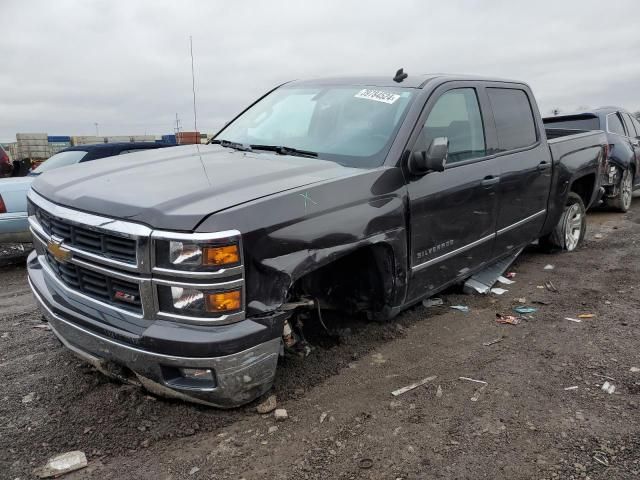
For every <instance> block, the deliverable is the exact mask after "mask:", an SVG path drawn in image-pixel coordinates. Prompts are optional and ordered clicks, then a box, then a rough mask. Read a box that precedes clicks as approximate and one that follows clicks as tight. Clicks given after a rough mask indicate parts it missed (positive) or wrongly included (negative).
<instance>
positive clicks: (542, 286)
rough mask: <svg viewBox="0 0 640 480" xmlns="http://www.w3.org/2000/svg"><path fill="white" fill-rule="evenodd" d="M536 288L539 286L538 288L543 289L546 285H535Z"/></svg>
mask: <svg viewBox="0 0 640 480" xmlns="http://www.w3.org/2000/svg"><path fill="white" fill-rule="evenodd" d="M536 288H539V289H540V290H543V289H544V288H546V287H545V286H544V285H536Z"/></svg>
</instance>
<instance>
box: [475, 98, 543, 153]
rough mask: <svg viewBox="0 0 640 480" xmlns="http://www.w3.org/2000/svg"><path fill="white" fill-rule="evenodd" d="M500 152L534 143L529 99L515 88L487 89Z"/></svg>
mask: <svg viewBox="0 0 640 480" xmlns="http://www.w3.org/2000/svg"><path fill="white" fill-rule="evenodd" d="M487 94H488V95H489V101H490V102H491V108H492V109H493V116H494V118H495V121H496V130H497V133H498V146H499V147H500V150H515V149H517V148H524V147H528V146H531V145H533V144H534V143H536V140H537V134H536V124H535V120H534V118H533V111H532V110H531V104H530V103H529V98H528V97H527V94H526V92H525V91H524V90H519V89H516V88H487Z"/></svg>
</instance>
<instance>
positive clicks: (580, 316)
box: [578, 313, 595, 318]
mask: <svg viewBox="0 0 640 480" xmlns="http://www.w3.org/2000/svg"><path fill="white" fill-rule="evenodd" d="M593 317H595V315H594V314H593V313H581V314H580V315H578V318H593Z"/></svg>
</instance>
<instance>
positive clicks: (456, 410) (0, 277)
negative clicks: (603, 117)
mask: <svg viewBox="0 0 640 480" xmlns="http://www.w3.org/2000/svg"><path fill="white" fill-rule="evenodd" d="M634 208H635V211H632V212H631V213H629V214H625V215H622V214H616V213H611V212H598V213H594V214H590V215H589V229H588V233H587V241H586V243H585V245H584V247H583V248H582V249H581V250H579V251H577V252H575V253H573V254H556V255H548V254H544V253H541V252H538V251H537V250H536V249H535V248H532V249H530V251H527V252H525V253H524V254H523V255H521V257H520V258H519V259H518V261H517V262H516V263H515V264H514V266H513V267H512V268H511V270H513V271H515V272H517V276H516V277H515V279H514V280H515V281H516V283H514V284H512V285H508V286H506V287H505V288H507V289H508V290H509V291H508V292H507V293H505V294H504V295H501V296H497V295H491V296H482V295H473V296H469V295H463V294H461V293H459V292H457V291H456V290H452V291H449V292H447V293H446V294H445V295H443V298H444V300H445V305H444V306H442V307H432V308H428V309H427V308H425V307H423V306H419V307H416V308H413V309H412V310H409V311H407V312H405V313H404V314H402V315H401V316H400V317H399V318H397V319H396V320H395V321H394V322H391V323H388V324H367V323H365V322H362V321H359V320H357V319H345V318H335V317H330V318H327V322H329V323H330V325H329V329H330V330H334V331H336V332H337V333H338V337H337V338H336V337H335V336H334V337H330V336H328V335H326V334H323V333H322V332H321V331H315V332H312V331H310V332H309V335H310V337H311V339H312V342H313V343H314V345H315V349H314V351H313V352H312V354H311V356H309V357H308V358H306V359H293V358H287V359H285V360H284V361H283V362H282V364H281V366H280V369H279V372H278V377H277V383H276V386H275V388H274V393H275V394H276V395H277V397H278V404H279V406H280V407H282V408H286V410H287V411H288V413H289V419H287V420H285V421H282V422H276V421H275V420H274V417H273V416H272V415H264V416H262V415H259V414H257V413H256V411H255V404H252V405H249V406H246V407H244V408H240V409H237V410H233V411H220V410H215V409H209V408H205V407H200V406H195V405H190V404H185V403H181V402H178V401H169V400H164V399H160V398H155V397H153V396H151V395H148V394H146V393H145V392H143V391H141V390H139V389H137V388H136V387H133V386H125V385H121V384H118V383H113V382H111V381H109V380H107V379H106V378H105V377H103V376H102V375H101V374H99V373H97V372H96V371H94V370H93V369H92V368H90V367H87V366H85V365H83V364H82V363H81V362H80V361H79V360H76V358H75V357H74V356H73V355H71V354H70V353H69V352H67V351H66V350H65V349H63V348H62V347H61V346H60V344H59V343H58V342H57V341H56V340H55V339H54V337H53V335H52V333H51V332H49V331H47V330H44V329H40V328H35V327H36V326H37V325H39V324H40V315H39V314H38V313H37V311H36V309H35V305H34V301H33V299H32V298H31V296H30V294H29V291H28V286H27V282H26V279H25V269H24V266H22V265H14V266H5V267H3V268H2V269H0V379H1V381H2V388H1V390H0V398H1V400H2V401H1V402H0V477H1V478H8V479H16V478H20V479H27V478H32V477H33V475H32V473H31V472H32V470H33V469H34V468H35V467H38V466H40V465H43V464H44V463H45V462H46V460H47V458H48V457H50V456H52V455H54V454H58V453H63V452H66V451H70V450H82V451H84V452H85V453H86V454H87V457H88V459H89V467H88V468H86V469H84V470H82V471H79V472H75V473H72V474H68V475H67V476H65V477H64V478H65V479H84V478H89V479H129V478H136V479H182V478H187V479H191V478H193V479H241V478H244V479H246V480H252V479H263V478H273V479H333V478H336V479H439V478H442V479H482V478H487V479H531V478H536V479H552V478H554V479H555V478H558V479H573V478H576V479H577V478H591V479H633V478H640V409H639V408H640V395H639V394H640V372H637V371H636V369H637V368H638V367H640V327H639V320H638V318H639V314H640V286H639V281H640V268H639V266H638V265H639V262H640V253H639V252H638V242H640V200H637V199H636V200H635V202H634ZM547 264H553V265H554V269H553V270H545V269H544V267H545V265H547ZM546 281H551V282H552V283H553V285H554V286H555V287H556V288H557V289H558V290H559V293H554V292H551V291H549V290H547V289H546V288H540V286H543V285H544V283H545V282H546ZM522 297H524V298H525V299H526V303H525V304H526V305H533V306H534V307H536V308H538V311H537V312H536V313H534V314H532V318H531V319H530V320H528V321H525V322H523V323H521V324H519V325H499V324H497V323H496V321H495V319H496V312H503V313H509V312H510V311H511V308H512V307H514V306H517V305H520V303H519V302H518V299H519V298H522ZM534 302H544V304H540V303H534ZM457 304H465V305H468V306H469V308H470V311H469V312H468V313H463V312H459V311H455V310H453V309H451V308H450V306H451V305H457ZM585 313H591V314H594V317H593V318H589V319H583V320H582V321H581V322H580V323H576V322H571V321H568V320H566V319H565V317H572V318H577V317H578V315H580V314H585ZM496 339H500V341H499V342H497V343H493V344H491V345H488V346H485V345H483V344H484V343H491V342H492V341H493V340H496ZM434 375H435V376H436V378H435V379H433V380H432V381H430V382H428V383H426V385H424V386H421V387H419V388H416V389H414V390H412V391H409V392H407V393H404V394H403V395H400V396H398V397H393V396H392V395H391V391H393V390H395V389H397V388H399V387H402V386H405V385H408V384H410V383H413V382H415V381H417V380H420V379H424V378H426V377H430V376H434ZM459 377H469V378H472V379H477V380H482V381H484V382H487V383H486V385H485V384H482V383H476V382H471V381H467V380H461V379H460V378H459ZM605 381H609V382H610V383H612V384H613V385H615V388H616V390H615V392H614V393H613V394H608V393H606V392H604V391H602V390H601V388H600V387H601V385H602V384H603V382H605ZM569 387H575V388H571V389H569Z"/></svg>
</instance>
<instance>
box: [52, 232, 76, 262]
mask: <svg viewBox="0 0 640 480" xmlns="http://www.w3.org/2000/svg"><path fill="white" fill-rule="evenodd" d="M63 241H64V240H63V239H61V238H57V237H51V239H49V241H48V242H47V250H49V253H50V254H51V255H53V258H55V259H56V260H57V261H59V262H61V263H66V262H68V261H69V260H71V250H68V249H66V248H64V247H63V246H62V242H63Z"/></svg>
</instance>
